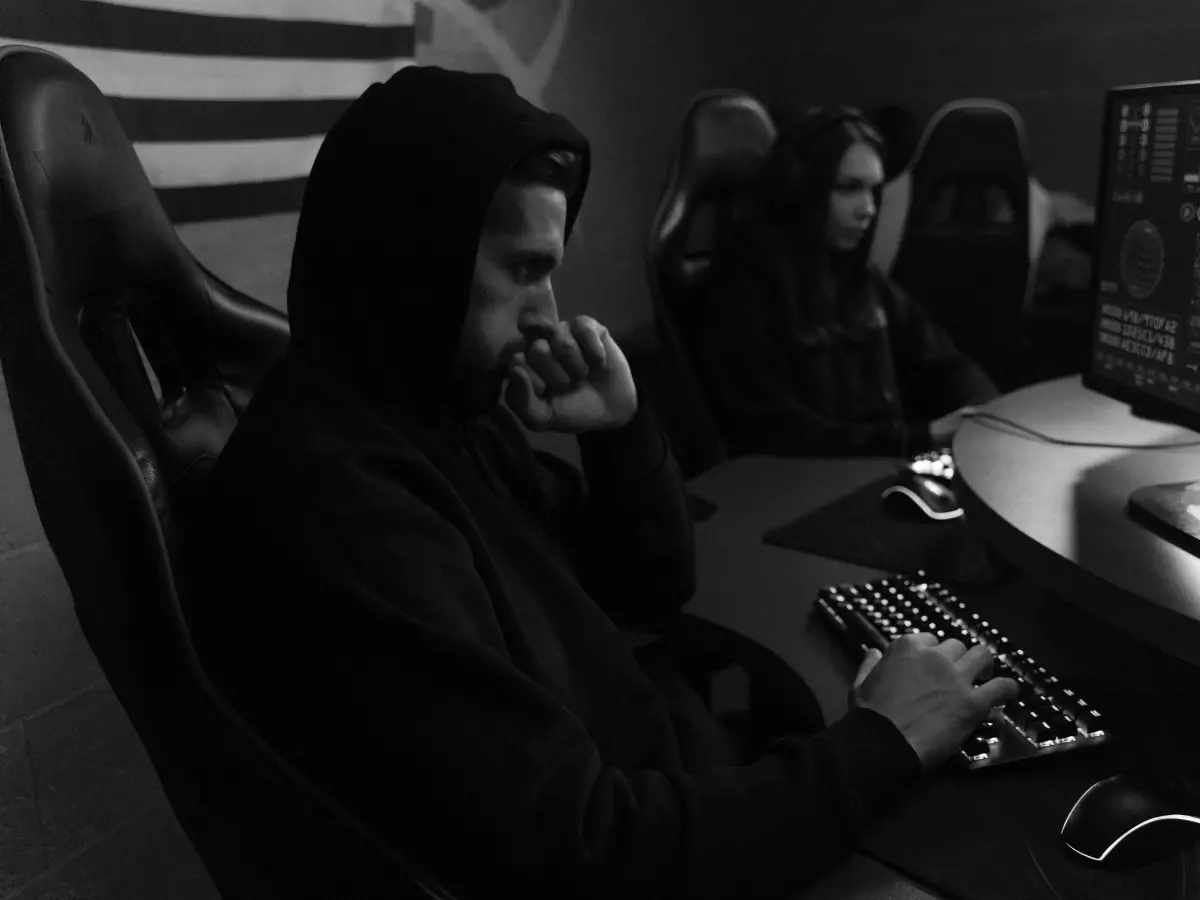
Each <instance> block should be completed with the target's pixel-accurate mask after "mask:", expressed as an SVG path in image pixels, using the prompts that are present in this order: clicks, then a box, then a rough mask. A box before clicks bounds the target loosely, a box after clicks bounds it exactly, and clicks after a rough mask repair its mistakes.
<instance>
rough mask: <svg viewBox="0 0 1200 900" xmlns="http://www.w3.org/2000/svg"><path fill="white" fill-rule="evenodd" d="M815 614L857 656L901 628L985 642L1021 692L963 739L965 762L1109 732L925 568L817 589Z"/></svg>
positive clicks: (974, 764) (973, 765)
mask: <svg viewBox="0 0 1200 900" xmlns="http://www.w3.org/2000/svg"><path fill="white" fill-rule="evenodd" d="M814 615H816V616H817V617H818V618H819V619H821V620H822V621H824V622H825V623H826V624H827V625H829V626H830V627H831V628H832V629H833V630H834V632H835V634H837V635H838V636H839V637H840V638H841V639H842V640H843V642H844V643H845V644H846V646H847V648H848V649H849V650H850V652H851V653H852V654H853V655H854V657H855V660H856V661H859V660H861V659H862V658H863V657H864V656H865V655H866V653H867V651H868V650H870V649H871V648H872V647H874V648H877V649H879V650H881V651H882V650H884V649H885V648H886V647H887V646H888V644H890V643H891V642H892V641H894V640H896V639H897V638H898V637H900V636H901V635H903V634H909V633H915V632H921V631H923V632H928V633H930V634H934V635H936V636H937V637H938V638H939V639H940V640H947V639H949V638H958V639H959V640H960V641H962V642H963V643H964V644H965V645H966V646H967V647H970V646H971V645H972V644H975V643H984V644H987V645H988V647H989V648H990V649H991V651H992V654H993V656H994V657H995V661H994V664H993V673H992V674H993V675H994V676H1001V677H1007V678H1012V679H1013V680H1015V681H1016V682H1017V685H1018V686H1019V687H1020V689H1021V692H1020V694H1019V695H1018V696H1017V698H1016V699H1015V700H1013V701H1011V702H1010V703H1008V704H1007V705H1006V706H1004V707H1002V708H1001V709H999V710H993V713H992V716H991V717H990V719H988V720H986V721H984V722H983V723H982V724H981V725H980V726H979V728H977V729H976V730H975V732H974V733H972V734H971V735H970V737H968V738H967V740H966V741H964V742H963V745H962V747H961V748H960V749H959V753H960V755H961V759H962V762H964V763H965V764H966V766H967V768H970V769H979V768H984V767H988V766H997V765H1004V764H1006V763H1011V762H1016V761H1019V760H1027V759H1031V758H1034V757H1041V756H1046V755H1049V754H1053V753H1062V752H1064V751H1068V750H1076V749H1080V748H1083V747H1090V746H1094V745H1096V744H1101V743H1104V742H1105V741H1107V740H1108V739H1109V736H1108V734H1107V732H1106V730H1105V728H1104V725H1103V717H1102V716H1101V714H1100V713H1099V712H1097V711H1096V709H1095V708H1094V707H1093V706H1092V705H1091V704H1090V703H1088V702H1087V701H1085V700H1084V699H1083V697H1081V696H1079V694H1078V693H1077V692H1075V691H1073V690H1071V689H1070V688H1069V687H1067V686H1066V685H1064V684H1062V683H1061V682H1060V681H1059V680H1058V679H1057V678H1056V677H1054V676H1053V675H1051V674H1050V673H1049V672H1047V671H1046V670H1045V668H1043V667H1042V666H1040V665H1039V664H1038V663H1037V662H1035V661H1034V660H1033V659H1032V658H1031V657H1030V656H1029V655H1028V654H1026V653H1025V652H1024V651H1023V650H1020V649H1018V648H1017V647H1016V646H1015V645H1014V644H1013V643H1012V642H1011V641H1009V640H1008V638H1006V637H1004V636H1003V635H1001V634H1000V632H999V631H997V630H996V629H995V628H993V627H992V626H991V625H989V624H988V623H987V622H986V621H984V620H983V619H982V618H980V616H979V614H978V613H973V612H971V610H970V608H969V607H968V606H967V604H965V603H963V601H962V600H960V599H959V598H958V597H956V596H955V595H954V594H953V593H952V592H951V591H950V590H949V589H947V588H945V587H943V586H942V585H940V584H938V583H936V582H933V581H929V580H928V579H927V578H926V576H925V573H923V572H918V573H917V575H916V577H909V576H906V575H893V576H890V577H888V578H880V579H877V580H874V581H869V582H865V583H862V584H857V585H854V584H839V585H834V586H831V587H826V588H822V589H821V591H820V592H819V593H818V594H817V602H816V604H815V606H814Z"/></svg>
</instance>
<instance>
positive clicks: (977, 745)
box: [961, 737, 992, 760]
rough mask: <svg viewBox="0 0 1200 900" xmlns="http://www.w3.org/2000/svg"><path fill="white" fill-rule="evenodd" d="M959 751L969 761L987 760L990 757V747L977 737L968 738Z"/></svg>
mask: <svg viewBox="0 0 1200 900" xmlns="http://www.w3.org/2000/svg"><path fill="white" fill-rule="evenodd" d="M961 750H962V754H963V755H964V756H965V757H966V758H967V759H969V760H979V759H987V758H988V757H989V756H991V753H992V745H991V744H989V743H987V742H986V741H983V740H981V739H979V738H977V737H969V738H967V739H966V740H965V741H963V745H962V748H961Z"/></svg>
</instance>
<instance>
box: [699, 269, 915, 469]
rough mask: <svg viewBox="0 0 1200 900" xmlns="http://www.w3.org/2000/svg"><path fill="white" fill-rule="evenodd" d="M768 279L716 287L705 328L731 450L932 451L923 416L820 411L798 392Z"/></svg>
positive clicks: (707, 365) (706, 355) (702, 345)
mask: <svg viewBox="0 0 1200 900" xmlns="http://www.w3.org/2000/svg"><path fill="white" fill-rule="evenodd" d="M769 290H770V286H769V284H768V282H767V281H766V280H765V279H762V278H758V277H755V276H752V275H747V276H742V277H736V278H729V279H728V280H725V281H722V282H721V283H719V284H716V285H714V286H713V289H712V291H711V292H710V294H709V296H708V301H707V305H706V307H705V315H704V324H703V327H702V328H701V329H700V335H699V346H698V354H699V358H700V363H701V368H702V369H703V372H704V375H705V377H706V380H707V382H708V384H709V385H710V390H711V393H712V395H713V400H714V404H715V406H716V407H717V412H718V415H719V416H720V417H721V419H722V420H723V422H724V425H725V430H726V432H727V439H728V443H729V446H730V450H731V451H732V452H734V453H737V454H746V453H755V454H769V455H776V456H902V455H907V454H910V453H920V452H923V451H925V450H927V449H929V445H930V438H929V428H928V425H927V424H925V423H923V422H908V423H902V422H866V423H863V422H850V421H846V420H843V419H838V418H836V417H834V416H830V415H826V414H823V413H821V412H818V411H817V410H815V409H814V408H812V407H811V406H809V405H807V404H806V403H805V402H804V399H803V398H802V396H801V395H800V393H799V391H798V390H797V385H796V384H795V381H794V379H793V376H792V371H791V367H790V366H789V365H788V360H787V355H786V352H785V350H784V349H783V347H782V345H781V343H780V338H779V335H778V333H777V329H774V328H773V327H772V324H771V321H770V319H769V317H768V316H767V315H766V313H765V310H767V309H769V308H770V305H769V301H770V299H771V298H770V297H768V296H767V292H768V291H769Z"/></svg>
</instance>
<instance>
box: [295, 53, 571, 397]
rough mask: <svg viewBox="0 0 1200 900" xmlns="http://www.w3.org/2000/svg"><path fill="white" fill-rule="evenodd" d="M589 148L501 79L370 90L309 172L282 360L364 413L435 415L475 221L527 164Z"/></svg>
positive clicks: (458, 322)
mask: <svg viewBox="0 0 1200 900" xmlns="http://www.w3.org/2000/svg"><path fill="white" fill-rule="evenodd" d="M553 149H558V150H571V151H574V152H576V153H579V154H581V155H582V156H583V167H582V178H581V179H580V184H579V188H578V190H577V191H576V192H575V194H574V196H572V197H569V198H568V206H567V231H566V235H567V237H569V236H570V233H571V229H572V227H573V226H574V223H575V219H576V218H577V216H578V214H579V208H580V205H581V203H582V200H583V194H584V190H585V189H586V186H587V176H588V171H589V163H590V159H589V153H590V151H589V145H588V142H587V140H586V138H584V136H583V135H582V134H580V132H579V131H578V130H577V129H575V127H574V126H572V125H571V124H570V122H568V121H567V120H566V119H564V118H563V117H562V116H559V115H556V114H553V113H548V112H545V111H543V110H540V109H538V108H537V107H536V106H534V105H533V104H532V103H530V102H528V101H527V100H525V99H523V98H522V97H520V96H519V95H518V94H517V92H516V90H515V89H514V87H513V85H512V82H511V81H510V80H509V79H508V78H505V77H504V76H502V75H490V74H486V75H485V74H470V73H465V72H455V71H449V70H446V69H441V68H436V67H432V66H410V67H408V68H405V69H401V70H400V71H399V72H397V73H396V74H395V75H393V76H392V77H391V78H389V79H388V80H387V81H386V82H383V83H375V84H372V85H371V86H370V87H369V88H367V90H366V91H365V92H364V93H363V94H362V96H361V97H359V98H358V99H357V100H356V101H355V102H354V103H353V104H352V105H351V106H350V108H349V109H348V110H347V111H346V112H345V113H344V114H343V116H342V117H341V118H340V119H339V120H338V121H337V122H336V123H335V124H334V126H333V128H332V129H331V130H330V131H329V133H328V134H327V135H326V137H325V139H324V141H323V143H322V144H321V148H320V150H319V151H318V153H317V158H316V161H315V162H314V163H313V167H312V170H311V172H310V175H309V178H308V183H307V186H306V188H305V193H304V204H303V208H302V210H301V213H300V221H299V225H298V228H297V233H296V243H295V248H294V250H293V253H292V269H291V277H290V280H289V283H288V315H289V318H290V320H291V333H292V338H291V347H290V353H291V354H292V355H293V356H294V357H298V358H300V359H302V360H303V361H304V362H306V363H307V364H308V365H310V366H312V367H314V368H316V369H318V370H320V371H322V372H323V373H324V374H328V375H330V376H332V377H334V378H337V379H338V380H341V381H343V382H345V383H347V384H348V385H349V386H350V387H351V388H352V389H353V390H354V391H355V392H356V393H358V394H359V395H360V396H362V397H363V398H364V400H365V401H368V402H371V401H382V402H385V403H395V402H397V401H400V400H404V399H406V398H407V399H409V400H412V401H414V402H417V403H419V404H420V405H421V406H426V405H430V404H432V405H434V406H437V405H440V403H441V402H442V401H443V400H444V399H445V396H444V394H445V390H446V388H447V387H448V385H449V383H450V367H451V364H452V361H453V357H454V353H455V351H456V349H457V347H458V343H459V340H460V336H461V333H462V328H463V323H464V320H465V317H466V313H467V305H468V301H469V298H470V292H471V281H472V276H473V274H474V270H475V257H476V252H477V250H478V245H479V239H480V236H481V234H482V231H483V225H484V219H485V217H486V214H487V211H488V208H489V206H490V205H491V202H492V198H493V196H494V195H495V193H496V190H497V189H498V188H499V187H500V185H501V184H502V183H503V182H504V179H505V176H506V175H507V174H508V172H509V171H510V170H511V169H512V168H513V166H514V165H516V164H517V163H518V162H520V161H521V160H522V159H524V158H525V157H526V156H528V155H530V154H531V153H533V152H535V151H540V150H553Z"/></svg>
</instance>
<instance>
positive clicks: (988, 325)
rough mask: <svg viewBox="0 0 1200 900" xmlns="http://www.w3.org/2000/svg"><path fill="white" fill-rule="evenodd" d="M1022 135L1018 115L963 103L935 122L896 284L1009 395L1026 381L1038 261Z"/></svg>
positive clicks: (906, 224)
mask: <svg viewBox="0 0 1200 900" xmlns="http://www.w3.org/2000/svg"><path fill="white" fill-rule="evenodd" d="M1030 184H1031V182H1030V165H1029V153H1028V149H1027V147H1026V141H1025V131H1024V125H1023V123H1022V121H1021V117H1020V115H1019V114H1018V113H1017V112H1016V110H1014V109H1013V108H1012V107H1011V106H1009V105H1007V104H1005V103H1001V102H999V101H995V100H960V101H956V102H954V103H951V104H948V105H947V106H945V107H943V108H942V109H941V110H940V111H939V112H938V113H937V115H935V116H934V118H933V120H932V121H931V122H930V124H929V127H928V128H927V129H926V131H925V134H924V136H923V137H922V139H921V142H920V144H919V145H918V147H917V150H916V152H915V154H914V155H913V159H912V162H911V163H910V164H909V167H908V169H907V170H906V171H905V172H904V173H902V174H901V176H900V177H899V178H897V179H896V182H895V183H894V184H893V185H889V188H888V189H885V196H884V202H883V207H884V208H881V211H880V223H879V234H878V236H877V242H878V240H882V239H885V238H886V236H887V233H888V230H889V227H891V226H889V221H888V220H889V218H890V217H889V214H888V213H889V211H888V210H887V209H886V207H888V206H889V203H890V202H891V196H890V195H891V194H892V193H894V192H895V191H896V189H897V188H898V187H905V186H906V187H907V189H908V191H909V193H910V196H909V197H907V198H906V208H905V210H903V213H904V221H903V223H902V224H901V225H900V228H901V231H900V234H899V246H898V249H897V252H896V256H895V264H894V266H893V267H892V269H891V274H892V277H893V278H894V279H895V280H896V282H897V283H898V284H900V286H901V287H903V288H905V289H906V290H907V291H909V292H910V293H911V294H912V295H913V296H914V297H916V298H917V299H918V300H920V301H921V302H922V303H923V304H924V306H925V307H926V309H928V310H929V312H930V313H931V314H932V315H933V316H934V317H935V318H936V319H938V320H939V321H940V322H941V323H942V325H943V326H944V327H945V328H946V330H947V331H948V332H949V333H950V335H951V336H952V337H953V338H954V340H955V342H956V343H957V344H958V345H959V347H960V348H961V349H962V350H963V351H964V352H966V353H967V354H968V355H969V356H971V357H972V358H973V359H975V360H976V362H978V363H979V364H980V365H981V366H982V367H983V368H984V369H985V370H986V371H987V372H988V374H989V375H991V376H992V378H993V380H994V381H996V383H997V384H998V385H999V386H1000V388H1001V389H1002V390H1010V389H1012V388H1014V387H1017V386H1018V385H1019V384H1020V383H1021V381H1022V378H1023V370H1024V366H1023V362H1024V360H1023V356H1024V354H1025V352H1026V346H1025V338H1026V318H1027V315H1028V309H1029V305H1030V302H1031V297H1032V288H1033V274H1034V270H1035V264H1034V263H1035V260H1034V257H1035V255H1036V254H1035V251H1034V250H1033V249H1031V248H1032V247H1033V241H1031V238H1030V233H1031V232H1030Z"/></svg>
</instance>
